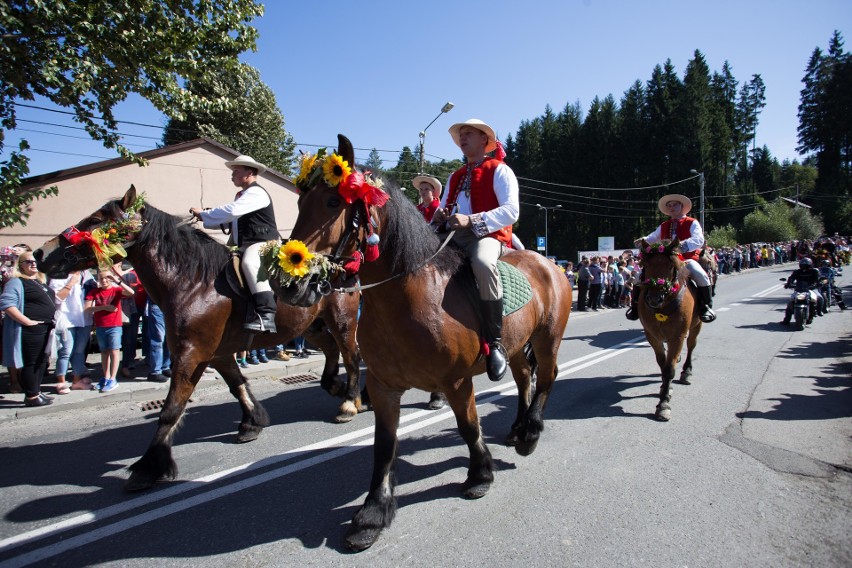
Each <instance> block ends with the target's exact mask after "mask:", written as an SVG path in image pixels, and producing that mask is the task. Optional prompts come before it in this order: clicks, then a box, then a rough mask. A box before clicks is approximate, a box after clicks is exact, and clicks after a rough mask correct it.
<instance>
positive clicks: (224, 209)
mask: <svg viewBox="0 0 852 568" xmlns="http://www.w3.org/2000/svg"><path fill="white" fill-rule="evenodd" d="M225 165H226V166H228V167H229V168H230V169H231V181H232V182H233V183H234V185H235V186H237V187H239V188H240V191H238V192H237V195H236V197H235V198H234V200H233V201H232V202H230V203H227V204H225V205H222V206H221V207H216V208H214V209H206V210H203V211H202V210H201V209H196V208H195V207H193V208H192V209H190V210H189V212H190V213H191V214H192V215H194V216H195V217H197V218H198V219H200V220H201V221H202V222H203V223H204V226H205V227H206V228H208V229H213V228H216V227H218V226H220V225H223V224H225V223H230V224H231V240H232V241H233V242H234V244H235V245H237V246H238V247H240V249H241V250H242V252H243V259H242V263H241V266H242V269H243V275H244V276H245V278H246V284H248V287H249V290H250V291H251V294H252V299H253V300H254V313H253V314H248V315H247V317H246V323H245V325H244V326H243V328H244V329H246V330H247V331H250V332H253V333H267V332H269V333H275V331H276V329H275V309H276V306H275V295H274V294H273V293H272V288H271V287H270V286H269V281H263V282H258V281H257V271H258V270H259V269H260V255H259V254H258V252H259V249H260V247H261V246H262V245H263V243H265V242H266V241H270V240H277V239H279V238H281V236H280V235H279V234H278V227H277V226H276V224H275V211H274V210H273V208H272V199H271V198H270V197H269V194H268V193H267V192H266V190H265V189H263V187H261V186H260V184H258V183H257V179H258V176H259V175H260V174H262V173H263V172H265V171H266V166H264V165H263V164H261V163H258V162H257V161H255V159H254V158H252V157H251V156H237V158H236V159H234V160H231V161H229V162H225Z"/></svg>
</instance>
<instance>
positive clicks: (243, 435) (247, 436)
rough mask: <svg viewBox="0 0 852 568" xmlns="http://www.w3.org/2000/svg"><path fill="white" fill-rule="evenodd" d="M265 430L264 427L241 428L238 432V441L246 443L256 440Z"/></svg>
mask: <svg viewBox="0 0 852 568" xmlns="http://www.w3.org/2000/svg"><path fill="white" fill-rule="evenodd" d="M262 431H263V429H262V428H252V429H250V430H241V431H239V432H237V443H238V444H245V443H246V442H254V441H255V440H257V438H258V437H259V436H260V433H261V432H262Z"/></svg>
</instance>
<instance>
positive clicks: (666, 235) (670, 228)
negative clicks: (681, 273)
mask: <svg viewBox="0 0 852 568" xmlns="http://www.w3.org/2000/svg"><path fill="white" fill-rule="evenodd" d="M693 221H695V219H693V218H692V217H681V218H680V219H669V220H667V221H663V224H662V225H660V238H661V239H672V240H674V238H675V237H676V238H677V240H679V241H680V242H683V241H685V240H687V239H689V238H691V237H692V233H691V232H690V229H691V228H692V222H693ZM699 254H701V249H695V250H693V251H690V252H682V253H680V258H681V260H696V261H697V260H698V255H699Z"/></svg>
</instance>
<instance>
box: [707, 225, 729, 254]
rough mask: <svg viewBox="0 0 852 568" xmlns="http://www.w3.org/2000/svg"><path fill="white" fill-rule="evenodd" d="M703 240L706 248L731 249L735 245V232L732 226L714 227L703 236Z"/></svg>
mask: <svg viewBox="0 0 852 568" xmlns="http://www.w3.org/2000/svg"><path fill="white" fill-rule="evenodd" d="M704 240H705V242H706V243H707V245H708V246H711V247H713V248H716V249H718V248H722V247H733V246H736V244H737V230H736V229H734V227H733V225H725V226H724V227H715V228H714V229H712V230H711V231H709V232H708V233H707V234H705V235H704Z"/></svg>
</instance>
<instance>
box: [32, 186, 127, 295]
mask: <svg viewBox="0 0 852 568" xmlns="http://www.w3.org/2000/svg"><path fill="white" fill-rule="evenodd" d="M138 205H139V203H138V202H137V196H136V188H135V187H134V186H132V185H131V186H130V189H128V190H127V192H126V193H125V194H124V197H122V198H121V199H115V200H112V201H109V202H107V203H106V204H105V205H104V206H103V207H101V208H100V209H98V210H97V211H95V212H94V213H92V214H90V215H87V216H86V217H84V218H83V219H81V220H80V221H79V222H78V223H76V224H75V225H72V226H71V227H69V228H67V229H65V230H64V231H62V232H61V233H60V234H59V235H57V236H55V237H53V238H52V239H50V240H49V241H47V242H45V243H44V244H43V245H41V247H40V248H38V249H37V250H36V251H34V252H33V255H34V256H35V258H36V260H38V262H39V268H40V269H41V270H42V271H43V272H44V273H45V274H47V276H48V277H50V278H65V277H66V276H68V273H69V272H71V271H74V270H84V269H87V268H94V267H96V266H98V263H99V260H100V261H101V264H103V263H105V262H107V261H111V260H113V259H114V260H118V257H119V256H120V253H119V251H123V249H122V248H121V246H120V245H123V244H126V237H127V235H124V234H121V233H123V232H125V233H129V232H133V230H134V229H135V230H138V227H139V226H141V222H136V221H134V220H130V222H129V223H116V222H120V221H122V220H128V217H127V212H128V210H132V209H134V208H138ZM133 213H138V210H135V211H133ZM105 225H107V227H104V226H105ZM110 225H112V226H110ZM111 239H112V242H111ZM121 241H124V242H121ZM116 245H118V246H116ZM99 257H100V258H99Z"/></svg>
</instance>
